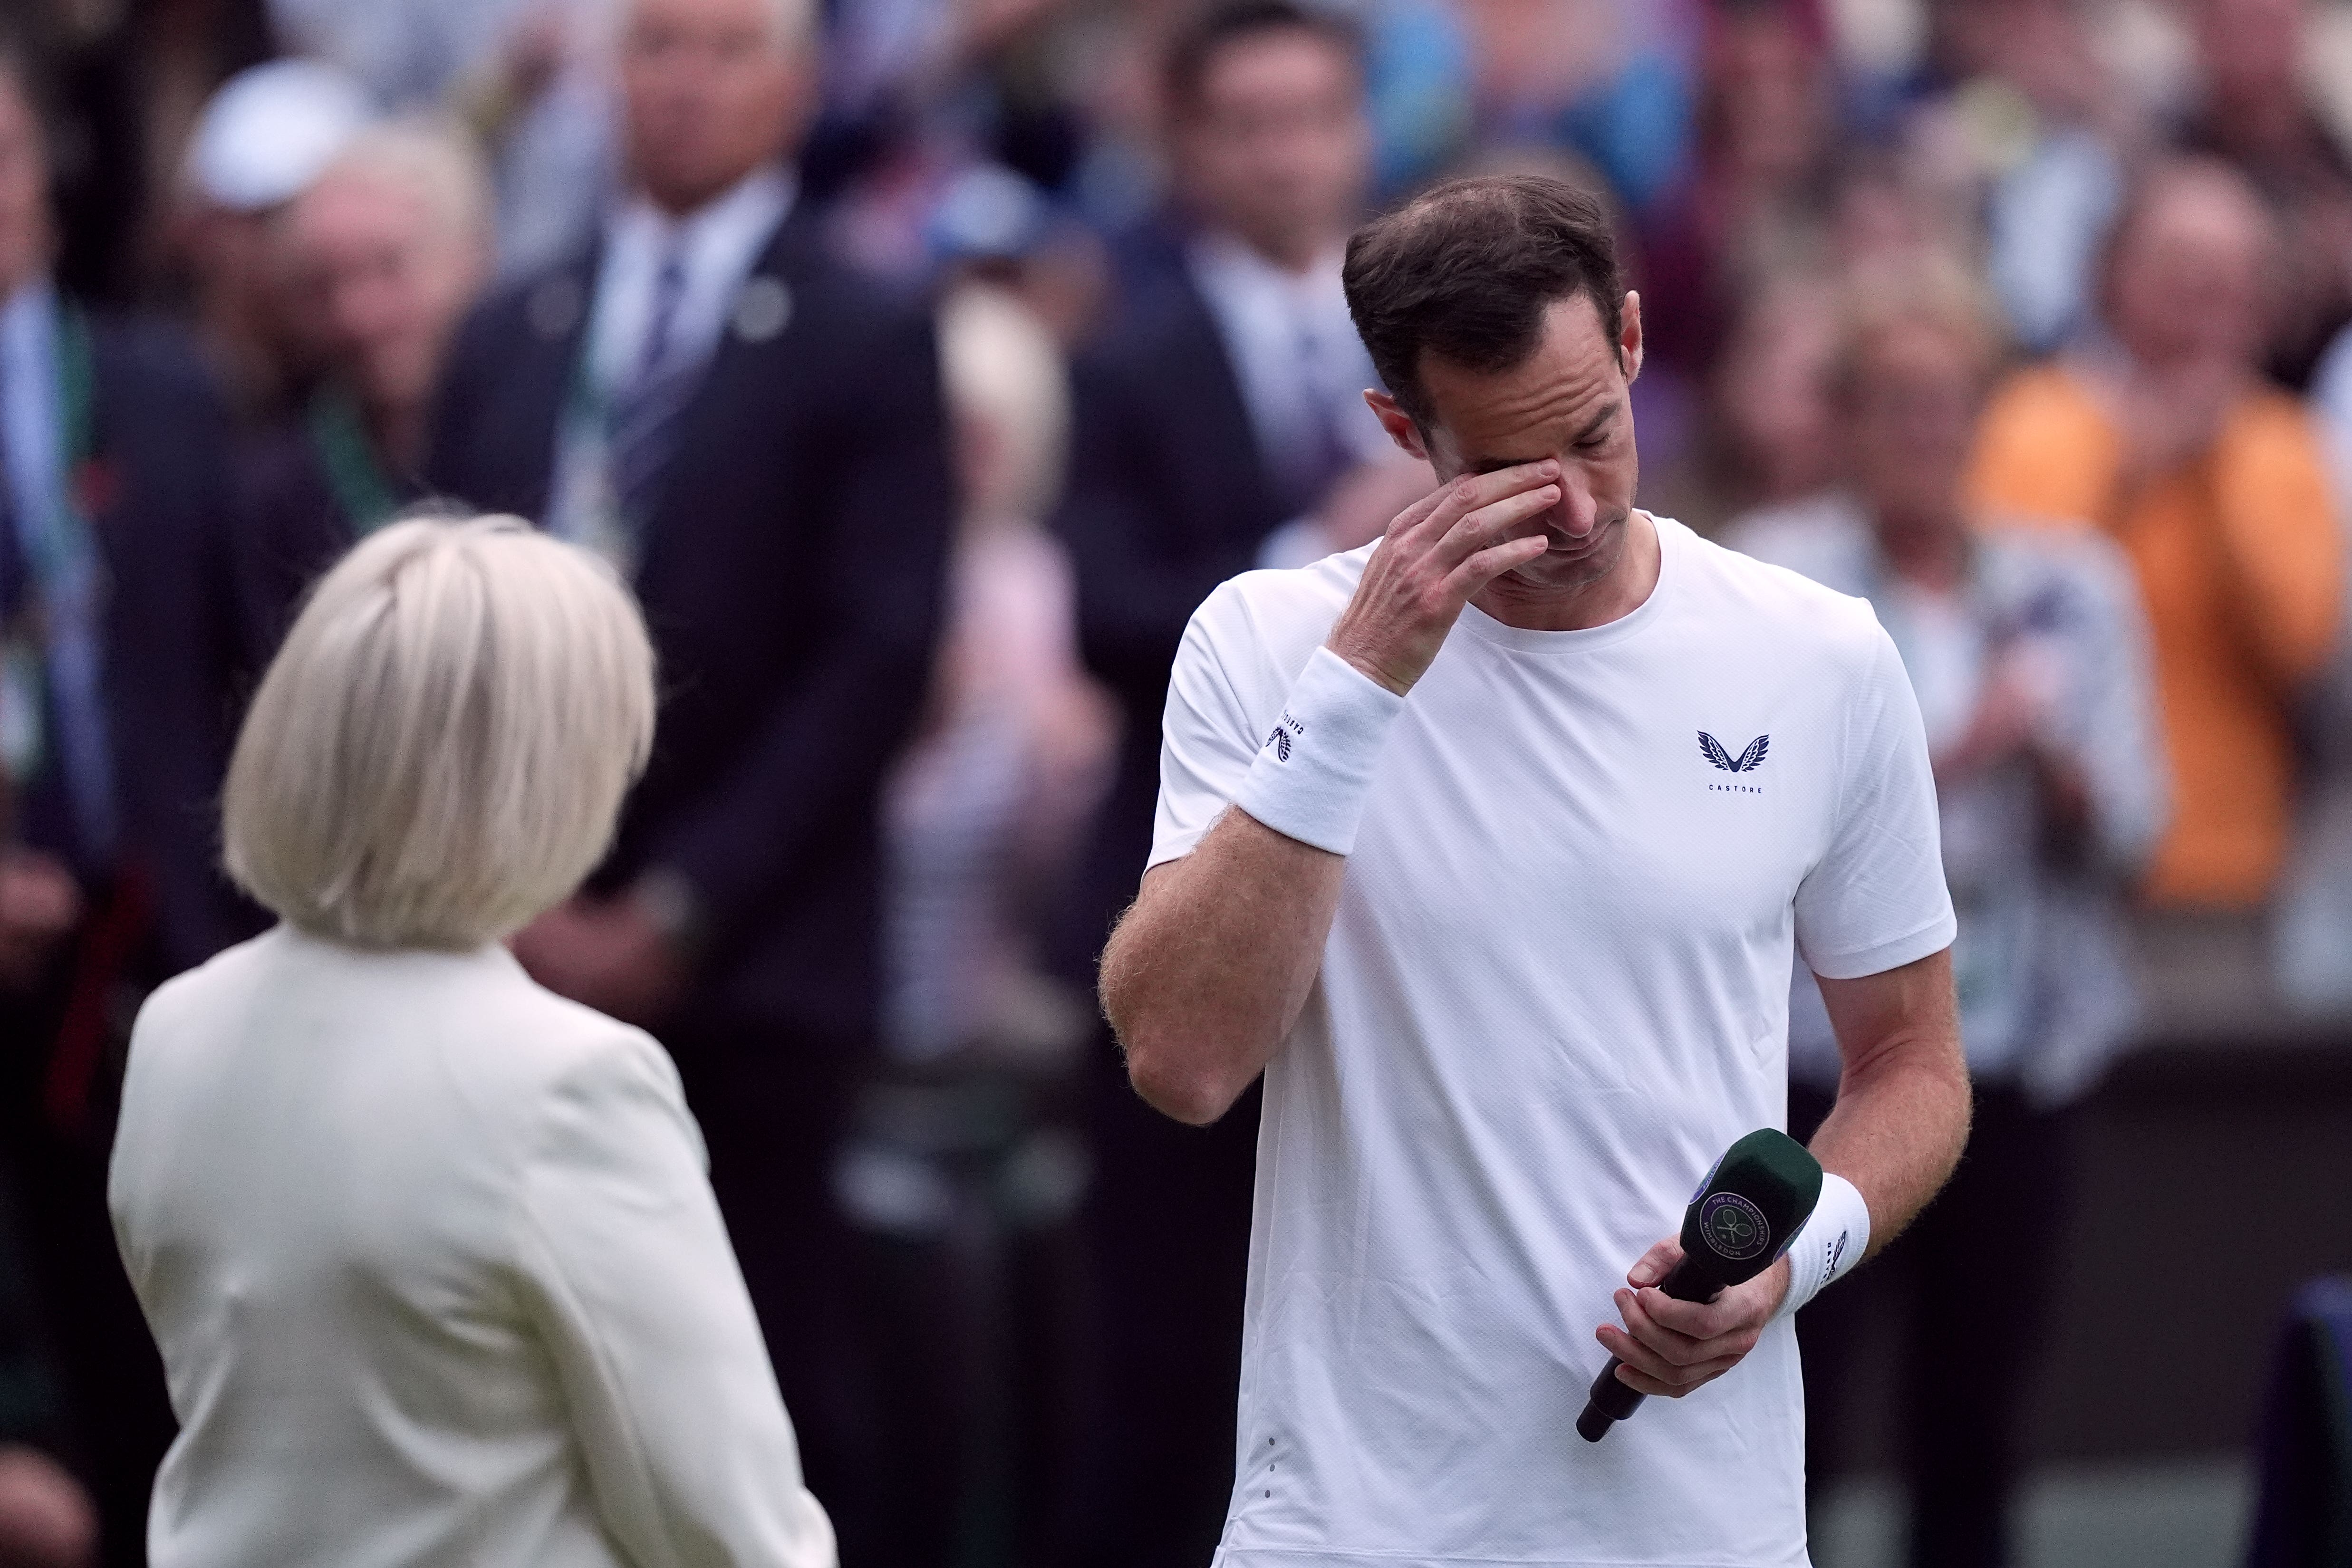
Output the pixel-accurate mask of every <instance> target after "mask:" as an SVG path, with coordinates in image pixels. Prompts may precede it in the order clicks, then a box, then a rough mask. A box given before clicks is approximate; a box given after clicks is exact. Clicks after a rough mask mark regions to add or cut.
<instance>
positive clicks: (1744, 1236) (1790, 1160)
mask: <svg viewBox="0 0 2352 1568" xmlns="http://www.w3.org/2000/svg"><path fill="white" fill-rule="evenodd" d="M1821 1197H1822V1165H1821V1162H1820V1161H1819V1160H1817V1159H1815V1158H1813V1156H1812V1155H1811V1153H1810V1152H1809V1151H1808V1150H1807V1149H1806V1148H1805V1145H1802V1144H1801V1143H1799V1142H1797V1140H1796V1139H1794V1138H1792V1137H1790V1136H1789V1134H1786V1133H1783V1132H1779V1131H1776V1130H1775V1129H1773V1128H1770V1127H1759V1128H1758V1129H1757V1130H1756V1131H1754V1132H1752V1133H1750V1134H1748V1135H1747V1136H1746V1137H1744V1138H1742V1139H1740V1140H1739V1141H1738V1143H1736V1144H1734V1145H1731V1147H1730V1148H1728V1149H1726V1150H1725V1151H1724V1154H1723V1157H1722V1158H1721V1159H1719V1160H1717V1161H1716V1162H1715V1168H1714V1169H1713V1170H1711V1171H1709V1172H1707V1173H1706V1180H1705V1181H1703V1182H1701V1183H1699V1187H1698V1193H1697V1195H1696V1197H1693V1198H1692V1199H1691V1201H1690V1207H1688V1208H1686V1209H1685V1210H1684V1211H1683V1235H1682V1242H1683V1258H1682V1261H1681V1262H1679V1263H1677V1264H1675V1266H1674V1269H1673V1270H1672V1271H1671V1272H1670V1273H1668V1274H1667V1275H1666V1277H1665V1279H1664V1281H1660V1283H1659V1285H1658V1289H1660V1290H1661V1291H1664V1292H1665V1293H1666V1294H1667V1295H1669V1296H1672V1297H1673V1298H1674V1299H1675V1301H1713V1300H1715V1298H1716V1297H1717V1296H1719V1295H1721V1294H1722V1293H1723V1292H1724V1291H1727V1290H1728V1289H1730V1288H1731V1287H1732V1286H1734V1285H1741V1284H1745V1283H1747V1282H1748V1281H1750V1280H1752V1279H1754V1278H1755V1277H1756V1276H1757V1275H1759V1274H1761V1273H1762V1272H1763V1271H1764V1270H1767V1269H1769V1268H1770V1267H1771V1266H1772V1265H1773V1263H1774V1262H1775V1261H1776V1260H1779V1258H1780V1254H1781V1253H1783V1252H1786V1251H1787V1250H1788V1249H1789V1243H1790V1242H1791V1241H1793V1240H1795V1239H1796V1237H1797V1231H1798V1229H1799V1228H1801V1226H1803V1224H1804V1223H1805V1221H1806V1220H1807V1219H1809V1218H1811V1217H1812V1212H1813V1206H1814V1205H1815V1204H1816V1203H1819V1202H1820V1201H1821ZM1618 1365H1619V1363H1618V1360H1617V1358H1616V1357H1615V1356H1613V1355H1612V1356H1611V1357H1610V1358H1609V1364H1608V1365H1606V1366H1604V1367H1602V1368H1601V1375H1600V1376H1598V1377H1596V1378H1594V1379H1593V1380H1592V1396H1591V1398H1589V1399H1587V1400H1586V1401H1585V1402H1584V1414H1583V1415H1581V1416H1578V1417H1577V1418H1576V1435H1577V1436H1578V1437H1581V1438H1583V1439H1584V1440H1585V1441H1586V1442H1588V1443H1597V1442H1599V1441H1601V1438H1602V1437H1606V1436H1607V1435H1608V1432H1609V1428H1610V1427H1612V1426H1614V1425H1616V1424H1617V1423H1618V1422H1620V1421H1622V1420H1623V1419H1625V1417H1626V1416H1631V1415H1632V1414H1633V1412H1634V1411H1636V1410H1638V1409H1640V1408H1641V1407H1642V1401H1643V1398H1644V1397H1645V1396H1643V1395H1642V1394H1640V1393H1639V1392H1637V1391H1635V1390H1633V1389H1631V1388H1628V1387H1626V1386H1625V1385H1623V1384H1622V1383H1620V1382H1619V1381H1618V1380H1617V1367H1618Z"/></svg>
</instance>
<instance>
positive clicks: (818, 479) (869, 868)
mask: <svg viewBox="0 0 2352 1568" xmlns="http://www.w3.org/2000/svg"><path fill="white" fill-rule="evenodd" d="M595 260H596V258H595V256H593V254H583V255H582V256H577V257H575V258H574V259H573V260H572V261H571V262H570V263H568V264H566V265H565V266H563V267H559V268H556V269H554V270H553V271H551V272H550V273H548V274H545V275H543V276H541V277H536V278H530V279H526V280H524V281H522V282H521V283H520V284H518V285H517V286H515V287H511V288H509V289H508V290H506V291H505V292H503V293H501V294H499V295H498V296H496V297H494V298H491V299H490V300H489V301H488V302H487V303H486V304H485V305H483V306H482V307H481V308H480V309H478V311H477V312H476V314H475V315H474V317H473V319H471V320H470V321H469V322H468V323H467V326H466V327H465V329H463V331H462V332H461V334H460V336H459V338H458V340H457V346H456V350H455V352H454V355H453V359H452V361H451V364H450V367H449V371H448V373H447V376H446V381H445V384H444V389H443V395H442V401H441V406H440V409H439V413H438V417H437V419H436V434H435V440H434V445H433V456H432V459H431V461H430V463H429V465H428V468H427V477H428V478H429V479H430V480H431V481H432V482H433V484H434V486H436V488H437V489H439V490H440V491H442V492H443V493H445V494H446V495H449V496H452V497H457V498H458V499H461V500H463V501H466V502H467V503H470V504H472V505H474V506H477V507H482V508H483V509H485V510H489V511H501V512H515V513H519V514H520V515H521V516H523V517H532V518H539V517H542V516H543V515H544V513H545V511H546V508H547V502H548V491H549V482H550V472H551V467H552V464H553V459H554V455H555V451H556V443H557V437H558V427H559V423H560V421H561V419H562V413H563V405H564V402H565V400H566V396H567V392H568V390H569V388H570V385H571V382H572V376H573V374H574V371H575V367H577V366H578V365H579V363H580V361H581V353H582V338H583V333H584V331H585V329H586V321H587V318H588V316H589V312H590V307H591V304H592V301H593V292H594V285H595V277H596V269H595ZM751 277H752V279H753V280H754V281H757V280H759V279H761V278H766V279H772V280H773V282H774V283H776V284H779V285H781V286H782V288H783V289H784V290H786V298H788V299H789V301H790V308H789V312H788V314H787V316H786V319H785V320H784V322H783V325H782V329H780V330H774V331H770V330H767V329H768V328H771V327H772V326H773V325H774V323H773V321H772V319H769V320H754V319H751V318H750V317H749V316H747V317H745V318H742V319H739V322H738V323H737V324H735V325H731V326H730V329H729V330H728V331H727V333H726V334H725V336H724V337H723V338H722V339H721V340H720V343H719V348H718V349H717V350H716V352H715V353H714V355H713V357H712V361H711V363H710V366H709V371H708V372H707V376H706V379H705V381H704V382H703V384H702V386H701V388H700V390H699V391H698V392H697V393H696V395H695V397H694V399H693V401H692V402H691V403H690V404H689V405H688V409H687V412H686V413H685V415H684V416H683V418H684V431H683V434H681V436H680V438H679V441H678V445H677V451H676V453H675V455H673V456H672V458H671V459H670V463H669V467H668V470H667V476H666V479H665V481H664V486H663V493H662V497H661V500H660V502H659V503H658V505H657V507H656V512H655V516H654V517H652V519H651V520H650V522H649V524H648V526H647V528H646V535H645V538H644V541H643V547H642V556H641V564H640V567H639V570H638V574H637V580H636V584H635V587H636V591H637V594H638V597H639V598H640V599H641V600H642V601H644V604H645V609H646V621H647V622H648V624H649V625H650V626H651V628H652V631H653V635H654V642H655V645H656V649H657V651H658V653H659V654H660V658H661V669H662V675H663V680H664V685H665V686H666V688H667V689H666V694H665V700H664V705H663V708H662V714H661V724H660V733H659V735H658V736H657V737H656V748H655V757H654V762H653V767H652V768H651V770H650V771H649V772H648V773H647V775H646V779H645V782H644V783H643V784H641V785H640V786H639V787H638V789H637V791H636V793H635V796H634V797H633V798H632V799H631V801H630V803H629V807H628V810H627V811H626V813H625V817H624V819H623V821H622V827H621V833H620V838H619V841H618V843H617V845H616V847H615V849H614V854H613V857H612V860H611V862H609V863H608V865H607V867H606V869H605V870H604V873H602V874H601V882H602V883H603V884H604V885H617V884H620V883H625V882H626V881H627V880H629V879H630V878H633V877H635V876H636V875H637V874H638V873H641V872H643V871H645V870H646V869H648V868H651V867H656V866H659V867H663V868H666V869H668V870H671V871H674V872H676V873H679V874H681V875H683V876H684V877H685V878H686V879H687V881H688V883H689V884H690V885H691V886H692V888H693V889H694V891H695V893H696V894H698V898H699V900H700V903H701V906H702V909H703V911H704V913H705V915H706V916H707V919H708V922H709V939H710V946H709V951H708V954H707V962H708V966H709V967H708V971H707V980H708V982H709V984H708V988H707V989H708V994H707V997H706V998H705V1000H704V1002H703V1003H702V1004H700V1005H701V1006H702V1007H703V1008H705V1009H709V1010H712V1011H713V1012H714V1014H715V1016H716V1017H719V1018H723V1019H727V1020H728V1021H730V1022H735V1021H749V1022H752V1023H758V1024H771V1023H772V1024H780V1025H783V1026H786V1027H791V1028H795V1029H801V1030H813V1031H816V1032H820V1033H823V1034H825V1035H828V1036H835V1037H840V1036H851V1037H860V1038H862V1037H866V1036H869V1035H870V1034H871V1032H872V1030H873V1029H874V1027H875V1019H876V1015H877V1009H878V1007H879V992H880V980H879V962H878V956H877V947H878V944H879V931H878V927H879V923H880V916H879V903H880V891H879V882H880V872H879V852H878V847H877V841H878V828H877V795H878V793H879V784H880V780H881V778H882V774H883V772H884V770H885V768H887V766H888V764H889V761H890V759H891V758H892V756H893V755H894V754H895V753H896V751H897V750H898V746H899V744H900V742H901V741H902V739H903V738H904V737H905V736H906V734H907V731H908V728H909V727H911V725H912V723H913V719H914V716H915V714H916V711H917V709H918V708H919V706H920V704H921V702H922V699H923V695H924V691H925V687H926V685H927V683H928V680H929V668H930V657H931V644H932V642H933V639H934V636H935V635H936V632H937V626H938V622H939V618H940V600H941V595H942V591H943V580H944V576H945V568H946V561H947V548H948V539H949V531H950V522H951V520H952V518H953V516H954V512H955V497H954V485H953V480H952V477H951V474H950V464H949V458H948V449H947V432H946V424H945V420H944V417H943V411H942V407H941V403H940V377H939V364H938V350H937V347H936V344H935V341H934V334H933V331H932V328H931V322H930V319H929V315H928V314H926V313H924V312H922V311H920V310H919V309H916V308H911V307H910V306H908V304H905V303H902V302H900V301H898V300H897V299H895V298H890V297H889V296H887V295H886V294H885V293H883V292H882V291H881V289H880V288H879V287H878V286H877V285H876V284H873V283H871V282H869V281H867V280H866V279H864V278H862V277H859V276H857V275H856V274H854V273H852V272H850V271H849V270H848V269H847V268H845V267H842V266H841V265H839V264H838V263H836V262H835V261H833V260H832V259H830V258H829V257H828V256H825V255H824V252H823V251H822V249H821V248H820V247H819V246H818V244H817V243H816V236H815V235H814V232H813V229H812V226H811V225H808V224H807V223H806V222H805V221H803V220H799V219H795V220H793V221H790V222H787V223H786V224H785V225H783V227H782V229H781V230H780V231H779V232H778V234H777V235H776V237H775V238H774V240H773V241H772V242H771V243H770V245H769V246H768V247H767V249H766V251H765V252H764V253H763V255H762V256H761V259H760V261H759V262H758V264H757V265H756V266H755V267H754V268H753V270H752V274H751ZM750 287H751V285H750V284H747V285H746V288H747V291H748V289H749V288H750ZM763 292H764V289H763ZM746 297H747V298H748V297H749V296H748V293H747V296H746Z"/></svg>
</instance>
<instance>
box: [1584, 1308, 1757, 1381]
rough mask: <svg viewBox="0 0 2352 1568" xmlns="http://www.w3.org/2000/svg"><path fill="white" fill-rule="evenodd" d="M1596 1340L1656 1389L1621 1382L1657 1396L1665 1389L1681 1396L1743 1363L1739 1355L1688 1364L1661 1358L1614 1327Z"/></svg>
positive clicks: (1604, 1326)
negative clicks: (1681, 1392) (1685, 1391)
mask: <svg viewBox="0 0 2352 1568" xmlns="http://www.w3.org/2000/svg"><path fill="white" fill-rule="evenodd" d="M1593 1337H1594V1338H1596V1339H1598V1340H1599V1341H1600V1342H1601V1345H1602V1347H1603V1348H1604V1349H1606V1350H1607V1351H1608V1352H1609V1354H1612V1355H1613V1356H1615V1357H1616V1358H1617V1359H1618V1360H1619V1361H1622V1362H1623V1363H1624V1364H1625V1366H1626V1369H1627V1370H1629V1371H1631V1372H1633V1373H1635V1374H1637V1375H1640V1376H1642V1377H1645V1378H1647V1379H1649V1381H1650V1383H1651V1385H1653V1386H1650V1387H1643V1386H1642V1385H1640V1384H1637V1383H1634V1382H1633V1379H1632V1378H1621V1381H1623V1382H1625V1383H1627V1384H1628V1385H1631V1386H1633V1387H1636V1388H1641V1389H1642V1392H1643V1393H1644V1394H1654V1393H1657V1392H1659V1391H1660V1390H1662V1389H1668V1390H1674V1391H1676V1392H1680V1391H1684V1390H1687V1389H1692V1388H1696V1387H1697V1386H1698V1385H1700V1384H1702V1383H1705V1382H1706V1381H1708V1380H1709V1379H1711V1378H1716V1377H1720V1376H1722V1375H1723V1374H1724V1373H1725V1372H1726V1371H1727V1370H1728V1369H1730V1368H1731V1367H1734V1366H1737V1365H1738V1364H1739V1362H1740V1360H1741V1358H1740V1357H1739V1356H1737V1355H1720V1354H1718V1355H1707V1356H1700V1357H1697V1358H1696V1359H1695V1360H1691V1361H1687V1362H1684V1361H1676V1360H1674V1359H1673V1358H1671V1357H1669V1356H1664V1355H1660V1354H1658V1353H1657V1351H1656V1350H1655V1349H1654V1348H1653V1347H1652V1346H1650V1345H1648V1344H1645V1343H1643V1342H1642V1341H1641V1340H1639V1339H1637V1338H1635V1337H1634V1336H1633V1335H1632V1334H1629V1333H1626V1332H1625V1331H1624V1330H1623V1329H1621V1328H1619V1327H1617V1326H1616V1325H1615V1324H1613V1323H1603V1324H1602V1325H1601V1329H1600V1331H1599V1333H1596V1334H1595V1335H1594V1336H1593Z"/></svg>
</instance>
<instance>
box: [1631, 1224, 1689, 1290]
mask: <svg viewBox="0 0 2352 1568" xmlns="http://www.w3.org/2000/svg"><path fill="white" fill-rule="evenodd" d="M1682 1260H1683V1243H1682V1238H1681V1237H1679V1236H1669V1237H1667V1238H1666V1239H1664V1241H1661V1242H1659V1243H1658V1244H1657V1245H1656V1246H1655V1247H1653V1248H1651V1249H1649V1250H1648V1251H1647V1252H1644V1253H1643V1254H1642V1260H1641V1261H1640V1262H1638V1263H1636V1264H1634V1265H1633V1268H1631V1269H1629V1270H1626V1272H1625V1282H1626V1283H1627V1284H1629V1285H1631V1286H1633V1288H1634V1289H1636V1290H1639V1289H1640V1288H1641V1287H1643V1286H1644V1285H1657V1284H1663V1283H1664V1281H1665V1278H1666V1276H1667V1275H1669V1274H1671V1273H1673V1272H1674V1271H1675V1264H1677V1263H1679V1262H1681V1261H1682Z"/></svg>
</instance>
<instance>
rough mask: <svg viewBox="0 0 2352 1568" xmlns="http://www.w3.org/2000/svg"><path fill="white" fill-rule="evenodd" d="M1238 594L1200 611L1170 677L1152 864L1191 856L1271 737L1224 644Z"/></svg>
mask: <svg viewBox="0 0 2352 1568" xmlns="http://www.w3.org/2000/svg"><path fill="white" fill-rule="evenodd" d="M1232 594H1233V591H1232V590H1231V589H1230V588H1227V589H1221V590H1219V591H1217V592H1215V593H1213V594H1212V595H1210V596H1209V599H1208V601H1207V602H1206V603H1204V604H1202V606H1201V608H1200V610H1199V611H1198V612H1195V613H1194V614H1193V616H1192V622H1191V623H1190V624H1188V625H1187V626H1186V627H1185V628H1184V641H1183V643H1181V645H1180V646H1179V647H1178V649H1177V651H1176V665H1175V668H1174V669H1173V670H1172V671H1171V672H1170V674H1169V677H1168V706H1167V710H1166V712H1165V714H1164V715H1163V716H1162V717H1161V720H1160V810H1159V815H1158V817H1157V818H1156V819H1155V821H1154V822H1153V824H1152V832H1151V859H1150V862H1148V864H1149V865H1159V864H1160V863H1161V862H1166V861H1172V860H1179V859H1181V858H1182V857H1183V856H1185V855H1188V854H1191V853H1192V850H1193V848H1194V846H1195V845H1197V844H1199V843H1200V841H1201V840H1202V838H1203V837H1205V836H1206V835H1207V833H1208V831H1209V830H1210V829H1211V828H1213V827H1214V826H1215V825H1216V821H1217V819H1218V818H1219V817H1221V816H1223V814H1224V810H1225V808H1226V807H1227V806H1228V805H1231V804H1232V803H1233V799H1234V793H1235V791H1237V790H1239V789H1240V788H1241V783H1242V779H1243V776H1244V775H1245V774H1247V773H1248V772H1249V770H1250V766H1251V764H1252V763H1254V762H1255V761H1256V760H1257V752H1258V747H1259V745H1260V744H1261V743H1262V742H1263V741H1264V739H1265V737H1263V736H1258V735H1255V733H1254V732H1253V729H1252V727H1251V724H1250V717H1249V713H1248V710H1247V708H1246V707H1245V706H1244V704H1243V702H1242V697H1241V694H1240V693H1239V692H1238V691H1237V690H1236V689H1235V688H1234V682H1233V679H1232V677H1231V675H1230V674H1229V673H1228V671H1227V670H1226V667H1225V664H1224V660H1223V656H1222V654H1221V653H1220V650H1219V646H1218V644H1219V642H1220V639H1219V637H1218V634H1217V628H1218V625H1219V623H1220V622H1221V621H1222V620H1223V617H1224V615H1225V613H1226V612H1228V610H1229V609H1230V607H1231V604H1232Z"/></svg>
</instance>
